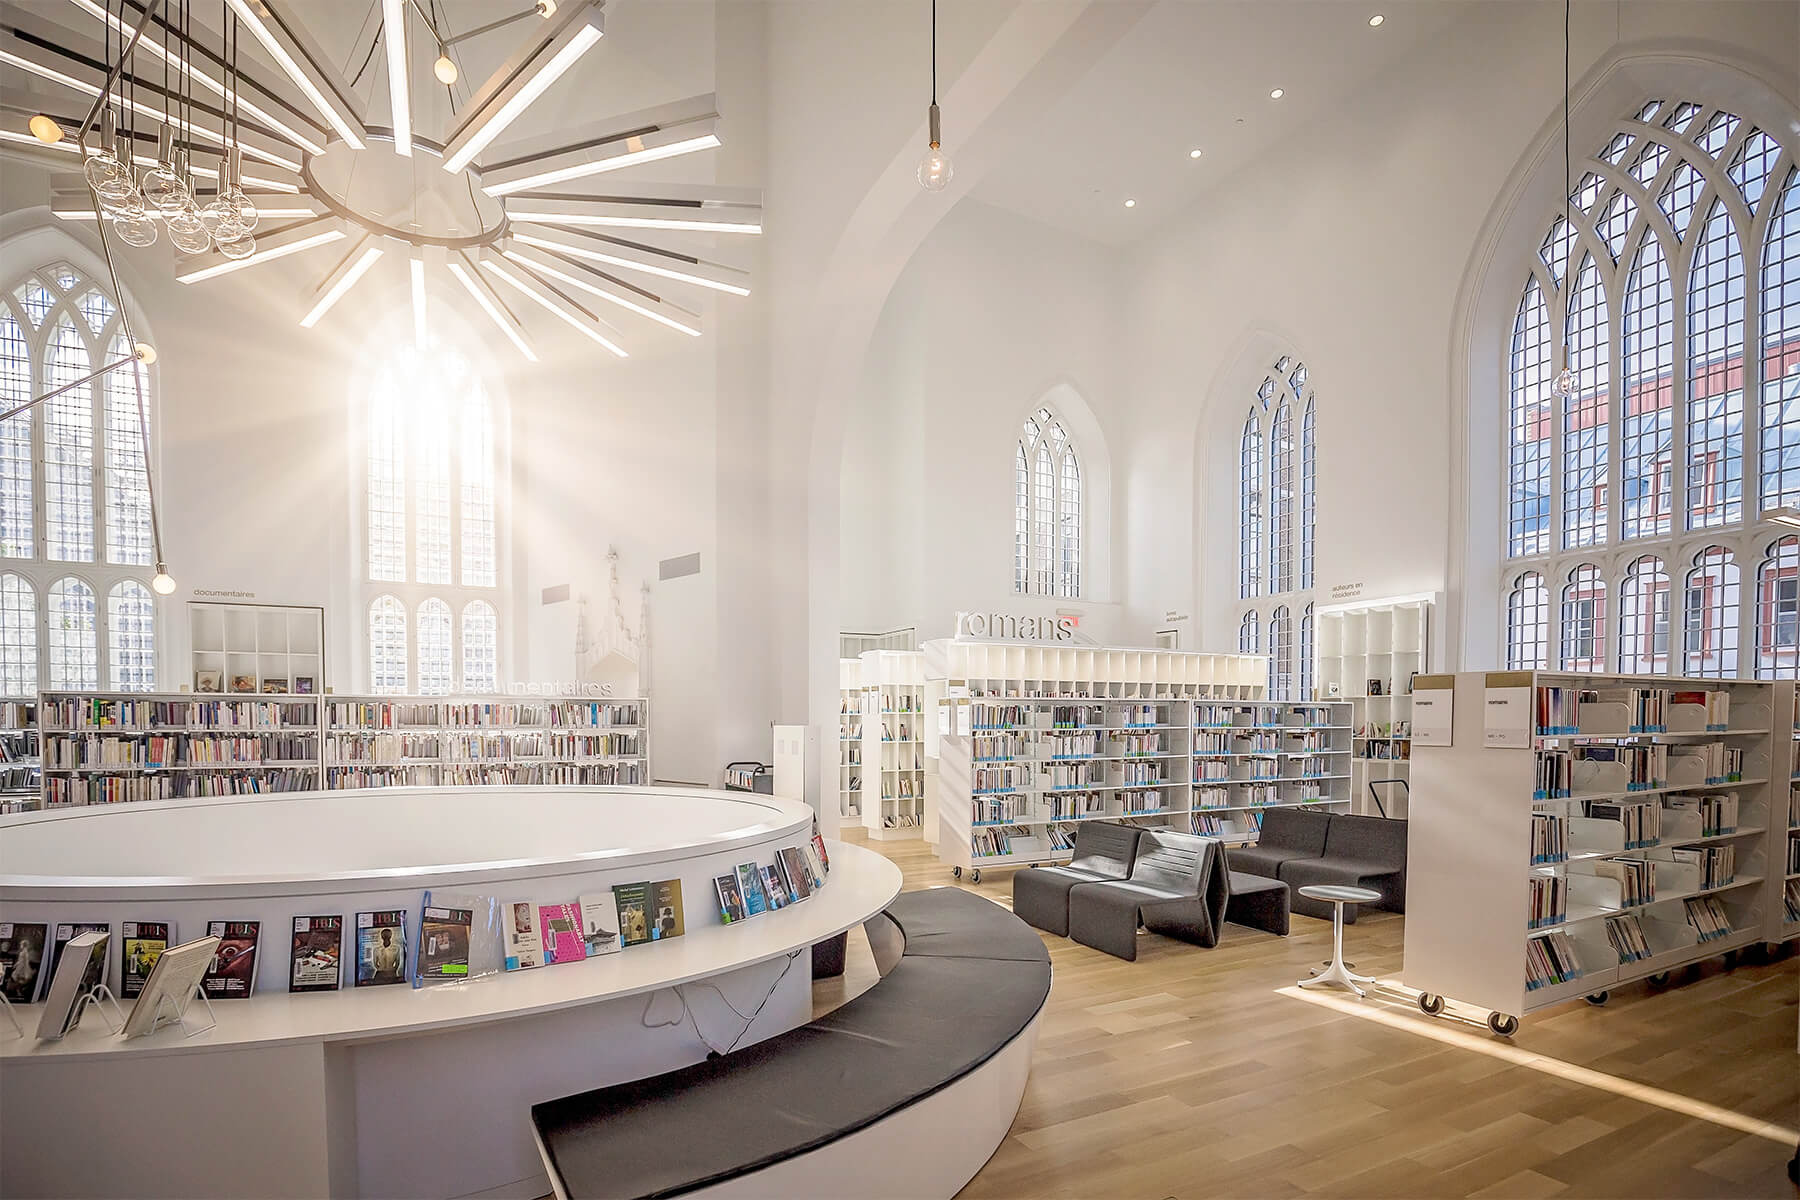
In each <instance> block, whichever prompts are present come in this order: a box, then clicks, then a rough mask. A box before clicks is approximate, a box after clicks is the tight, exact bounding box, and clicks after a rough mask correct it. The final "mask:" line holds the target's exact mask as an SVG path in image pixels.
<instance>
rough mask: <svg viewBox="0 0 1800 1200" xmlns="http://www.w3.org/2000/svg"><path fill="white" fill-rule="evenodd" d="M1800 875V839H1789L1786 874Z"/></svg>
mask: <svg viewBox="0 0 1800 1200" xmlns="http://www.w3.org/2000/svg"><path fill="white" fill-rule="evenodd" d="M1796 873H1800V837H1791V838H1789V839H1787V871H1786V874H1789V875H1793V874H1796Z"/></svg>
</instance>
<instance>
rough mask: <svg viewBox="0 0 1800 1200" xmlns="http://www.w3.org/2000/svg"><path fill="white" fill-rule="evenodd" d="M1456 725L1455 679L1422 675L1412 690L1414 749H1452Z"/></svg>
mask: <svg viewBox="0 0 1800 1200" xmlns="http://www.w3.org/2000/svg"><path fill="white" fill-rule="evenodd" d="M1439 680H1442V681H1444V683H1443V686H1439ZM1455 722H1456V680H1455V677H1454V676H1448V675H1446V676H1437V677H1432V676H1424V675H1421V676H1420V677H1419V679H1418V680H1417V682H1416V684H1415V686H1414V688H1413V721H1412V744H1413V746H1414V747H1415V748H1416V747H1419V746H1449V745H1453V744H1454V737H1455V735H1454V732H1453V731H1454V728H1455Z"/></svg>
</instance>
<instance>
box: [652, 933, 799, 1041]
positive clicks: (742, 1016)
mask: <svg viewBox="0 0 1800 1200" xmlns="http://www.w3.org/2000/svg"><path fill="white" fill-rule="evenodd" d="M803 953H806V951H803V950H795V951H792V952H790V953H789V954H788V956H787V962H786V963H785V964H784V965H783V966H782V968H781V971H780V973H779V974H777V975H776V976H775V978H774V980H773V981H771V982H770V984H769V990H768V991H767V992H765V993H763V998H762V1000H761V1001H760V1002H758V1004H757V1006H756V1007H755V1008H754V1009H752V1010H751V1011H750V1012H748V1013H746V1012H743V1011H742V1010H740V1009H739V1008H738V1006H737V1005H735V1004H733V1003H732V1002H731V998H730V997H728V996H727V995H726V994H725V992H724V990H723V989H722V988H720V987H719V985H718V984H716V983H711V982H708V981H705V980H701V981H698V982H695V983H689V984H676V985H675V986H674V987H672V988H668V989H666V990H668V991H671V992H673V993H675V998H676V999H677V1000H679V1001H680V1002H681V1012H680V1013H679V1014H677V1015H676V1017H675V1019H674V1020H672V1021H657V1022H652V1021H651V1020H650V1006H651V1005H653V1004H654V1003H656V997H657V994H658V992H660V991H662V990H664V989H660V988H659V989H658V991H657V992H651V993H650V994H649V995H648V996H647V997H645V999H644V1011H643V1012H642V1013H640V1014H639V1016H638V1024H639V1025H641V1026H643V1027H644V1028H645V1029H673V1028H675V1027H676V1026H678V1025H680V1024H681V1023H682V1021H683V1020H686V1021H688V1022H689V1023H691V1024H692V1025H693V1027H694V1036H695V1037H697V1038H699V1039H700V1041H701V1043H702V1044H703V1045H705V1047H706V1048H707V1050H708V1051H709V1054H708V1057H709V1058H710V1057H722V1056H724V1055H726V1054H730V1053H731V1052H732V1051H733V1050H736V1049H737V1047H738V1043H739V1042H741V1041H743V1040H744V1037H745V1035H746V1034H748V1033H749V1032H750V1027H751V1026H752V1025H754V1024H756V1018H758V1017H760V1016H761V1015H762V1011H763V1009H765V1008H767V1007H768V1006H769V1001H770V1000H773V999H774V998H775V993H776V991H777V990H779V989H780V987H781V981H782V980H784V979H786V978H787V976H788V972H789V971H791V970H793V969H794V963H795V962H796V961H797V960H798V959H799V958H800V956H801V955H802V954H803ZM689 987H703V988H710V989H712V991H713V992H714V993H715V994H716V995H717V996H718V997H719V1001H720V1002H721V1003H722V1004H724V1005H725V1007H726V1008H729V1009H730V1010H731V1012H732V1015H733V1016H735V1017H737V1019H738V1020H740V1021H742V1022H743V1023H744V1027H743V1028H742V1029H740V1030H738V1034H737V1036H736V1037H734V1038H732V1039H731V1044H730V1045H729V1046H726V1047H725V1048H723V1049H720V1048H719V1047H718V1046H717V1045H716V1044H714V1042H713V1040H712V1039H711V1038H709V1037H707V1036H706V1033H705V1032H704V1031H703V1030H702V1029H701V1028H700V1018H699V1016H698V1015H697V1014H696V1013H695V1012H694V1009H693V1006H692V1005H690V1004H689V1003H688V998H687V992H686V990H685V989H687V988H689Z"/></svg>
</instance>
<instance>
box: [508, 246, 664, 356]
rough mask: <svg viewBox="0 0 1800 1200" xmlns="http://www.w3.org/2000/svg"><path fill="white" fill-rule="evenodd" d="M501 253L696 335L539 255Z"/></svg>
mask: <svg viewBox="0 0 1800 1200" xmlns="http://www.w3.org/2000/svg"><path fill="white" fill-rule="evenodd" d="M501 253H503V254H505V255H506V257H508V258H510V259H512V260H513V261H514V262H516V263H518V264H519V265H520V266H523V267H529V268H531V270H533V271H536V272H537V273H538V274H540V275H548V276H550V277H551V278H553V279H560V280H562V281H563V282H564V283H566V284H568V285H570V286H571V287H577V288H580V289H581V290H582V291H584V292H586V293H587V294H588V295H590V296H594V297H597V298H598V299H601V300H604V301H606V302H607V303H608V304H616V305H618V306H619V307H620V308H623V309H627V310H629V311H631V312H634V313H637V314H638V315H639V316H641V317H649V318H650V319H651V320H652V321H655V322H656V323H657V324H658V325H667V326H668V327H669V328H670V329H675V330H679V331H680V332H682V333H685V334H687V335H688V336H689V337H699V336H700V331H699V330H698V329H695V328H694V327H693V326H692V325H687V324H683V323H682V322H681V321H679V320H676V319H675V318H674V317H670V316H667V315H665V314H663V313H660V312H658V311H657V310H656V309H654V308H648V307H646V306H645V305H642V304H639V303H638V302H637V301H635V300H633V299H631V298H630V297H628V296H626V295H624V294H623V293H621V292H615V291H613V290H612V289H611V288H609V287H607V286H606V285H605V284H603V283H596V282H594V281H592V280H588V279H583V278H582V277H581V276H579V275H576V274H574V273H572V272H571V271H570V269H569V268H568V267H563V266H558V265H557V264H556V263H554V262H548V261H546V260H545V259H544V258H543V257H542V256H541V255H535V254H534V255H525V254H521V253H519V252H518V251H517V250H504V251H502V252H501Z"/></svg>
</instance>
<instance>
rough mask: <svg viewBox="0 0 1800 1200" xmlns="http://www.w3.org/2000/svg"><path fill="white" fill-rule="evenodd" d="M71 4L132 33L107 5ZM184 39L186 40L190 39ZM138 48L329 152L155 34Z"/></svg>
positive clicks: (81, 0) (295, 138) (302, 142)
mask: <svg viewBox="0 0 1800 1200" xmlns="http://www.w3.org/2000/svg"><path fill="white" fill-rule="evenodd" d="M69 3H71V4H73V5H74V6H75V7H76V8H79V9H80V10H81V11H82V12H84V13H87V14H88V15H89V16H91V17H93V18H94V19H95V20H96V21H104V22H106V23H107V24H108V25H110V26H112V28H113V31H114V32H116V33H118V34H119V35H120V36H122V37H126V38H129V37H130V36H131V29H132V27H131V26H129V25H127V24H126V23H125V22H124V20H123V19H122V18H120V17H119V16H118V15H116V14H114V13H109V12H108V11H107V10H106V9H105V8H102V7H101V6H100V5H99V4H96V3H95V2H94V0H69ZM175 36H176V37H177V38H180V37H181V35H180V34H179V33H177V34H176V35H175ZM182 40H183V41H184V42H185V40H186V39H182ZM138 49H140V50H147V51H149V52H150V53H151V54H153V55H155V56H156V57H157V58H160V59H162V60H163V61H164V62H166V63H168V64H169V65H170V66H172V67H174V68H175V69H176V70H177V71H180V72H181V73H182V74H184V75H186V76H187V77H188V78H189V79H192V80H193V81H194V82H195V83H197V84H199V85H200V86H201V87H203V88H205V89H206V90H207V91H209V92H211V93H212V94H213V95H215V96H217V97H219V98H220V99H221V100H224V101H226V102H227V103H234V104H236V105H237V106H238V107H239V108H241V109H243V110H244V111H245V112H247V113H249V114H250V116H251V117H253V118H255V119H256V120H258V121H260V122H262V123H263V124H264V125H267V126H268V127H269V128H270V129H273V130H274V131H275V132H277V133H279V134H281V135H282V136H283V137H286V138H287V139H288V140H289V141H291V142H293V143H294V144H295V145H296V146H300V147H303V148H304V149H305V150H306V152H307V153H308V154H323V153H325V146H324V144H323V143H322V142H320V141H319V140H318V138H316V137H314V136H313V135H312V134H311V133H309V132H307V131H304V130H300V129H296V128H294V127H293V126H292V125H290V124H288V123H287V122H285V121H283V120H282V119H281V118H279V117H277V116H275V115H274V114H273V113H271V112H269V111H268V110H267V109H265V108H262V107H261V106H259V105H258V104H257V103H256V102H255V101H253V100H252V99H251V98H250V97H248V96H246V95H243V94H242V93H241V92H240V91H239V90H238V89H237V88H228V87H226V86H225V85H224V83H222V82H221V81H219V80H217V79H214V78H213V77H212V76H211V75H208V74H207V73H206V72H205V71H204V70H202V69H201V68H199V67H196V66H195V65H194V64H193V63H192V62H191V61H189V58H188V55H187V54H186V53H177V54H171V53H169V52H168V51H166V50H164V49H163V48H162V46H160V45H159V44H157V42H156V39H154V38H151V37H143V38H139V39H138Z"/></svg>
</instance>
